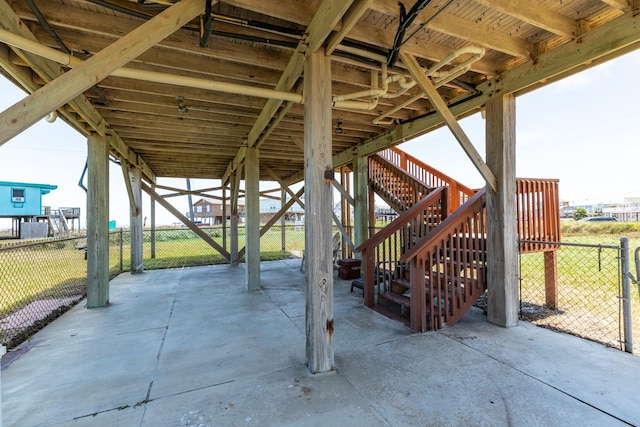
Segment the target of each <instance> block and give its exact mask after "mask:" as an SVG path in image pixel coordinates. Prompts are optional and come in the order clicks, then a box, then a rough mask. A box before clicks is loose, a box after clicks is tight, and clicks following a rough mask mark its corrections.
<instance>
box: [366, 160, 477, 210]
mask: <svg viewBox="0 0 640 427" xmlns="http://www.w3.org/2000/svg"><path fill="white" fill-rule="evenodd" d="M377 154H378V156H380V157H382V158H383V159H385V160H387V161H388V162H389V163H391V164H393V165H394V166H396V167H397V168H399V169H402V170H405V171H407V173H408V174H409V175H410V176H411V177H412V178H413V179H416V180H418V181H420V182H422V183H423V184H424V185H426V186H428V187H432V188H435V187H440V186H443V185H446V186H448V187H450V189H451V191H450V194H449V199H450V200H449V209H450V210H451V211H450V212H453V211H455V210H456V209H457V208H458V207H459V206H460V204H461V203H462V202H465V201H466V200H467V199H468V198H469V197H471V196H472V195H473V194H474V193H475V190H473V189H471V188H469V187H467V186H466V185H464V184H462V183H461V182H459V181H457V180H455V179H453V178H451V177H450V176H448V175H447V174H445V173H443V172H441V171H439V170H437V169H435V168H433V167H432V166H429V165H427V164H426V163H424V162H423V161H422V160H420V159H418V158H417V157H414V156H412V155H411V154H409V153H407V152H405V151H402V150H400V149H399V148H396V147H390V148H387V149H385V150H382V151H379V152H378V153H377Z"/></svg>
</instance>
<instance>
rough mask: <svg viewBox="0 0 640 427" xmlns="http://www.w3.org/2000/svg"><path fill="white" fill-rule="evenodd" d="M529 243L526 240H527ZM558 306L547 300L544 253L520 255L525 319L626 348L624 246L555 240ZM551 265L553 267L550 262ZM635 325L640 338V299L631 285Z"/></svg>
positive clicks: (636, 339) (634, 329)
mask: <svg viewBox="0 0 640 427" xmlns="http://www.w3.org/2000/svg"><path fill="white" fill-rule="evenodd" d="M523 243H527V242H523ZM554 244H557V245H558V246H559V248H560V249H559V250H558V253H557V286H558V306H557V307H555V309H552V308H550V307H548V306H547V305H546V292H545V276H546V275H547V274H548V273H549V271H545V262H544V254H543V253H529V254H521V255H520V257H519V259H520V266H519V268H520V274H519V279H520V318H521V319H523V320H527V321H530V322H532V323H535V324H536V325H539V326H543V327H547V328H550V329H554V330H557V331H561V332H566V333H569V334H572V335H576V336H579V337H582V338H586V339H589V340H592V341H597V342H600V343H602V344H605V345H607V346H611V347H617V348H620V349H622V350H624V349H625V346H624V342H625V331H624V317H623V316H624V313H623V310H622V308H623V300H622V272H621V262H620V259H621V248H620V246H609V245H587V244H577V243H561V242H556V243H554ZM546 268H547V269H549V268H553V267H552V266H550V265H546ZM630 306H631V313H628V315H629V318H628V319H629V323H630V324H631V325H632V330H633V335H634V338H635V340H634V341H636V343H640V300H639V298H638V290H637V289H631V298H630Z"/></svg>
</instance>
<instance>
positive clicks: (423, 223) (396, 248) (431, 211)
mask: <svg viewBox="0 0 640 427" xmlns="http://www.w3.org/2000/svg"><path fill="white" fill-rule="evenodd" d="M447 192H448V190H447V188H446V187H439V188H436V189H434V190H433V191H431V193H429V194H428V195H427V196H426V197H424V198H423V199H422V200H420V201H419V202H418V203H416V204H415V205H413V206H412V207H411V208H409V209H408V210H406V211H405V212H403V213H402V214H401V215H400V216H399V217H398V218H396V219H395V220H394V221H393V222H391V223H390V224H389V225H388V226H387V227H385V228H384V229H383V230H381V231H380V232H378V233H377V234H375V235H374V236H373V237H371V238H370V239H369V240H367V241H366V242H364V243H363V244H362V245H360V246H358V247H357V248H356V249H355V252H360V253H361V254H362V267H363V271H364V289H363V291H364V303H365V305H366V306H367V307H370V308H372V309H374V310H377V311H381V312H383V313H384V314H385V315H387V316H390V317H396V316H395V315H394V314H393V313H392V312H389V311H388V310H386V309H385V307H384V305H382V304H378V303H377V302H376V301H378V302H382V301H383V300H385V299H386V300H389V299H392V298H394V296H392V295H391V294H390V292H392V291H393V290H392V289H391V284H392V282H393V281H395V280H399V279H403V278H404V277H405V275H406V269H404V268H403V265H402V264H401V263H399V260H400V258H401V257H402V254H403V252H405V251H408V250H410V249H411V248H413V246H414V245H415V244H416V242H419V241H421V240H422V239H423V238H424V237H425V236H427V235H428V234H429V233H431V232H432V231H433V230H434V229H435V228H436V227H438V225H439V224H440V223H441V222H442V221H443V219H444V218H445V217H446V213H447V212H448V209H447ZM376 288H377V293H376ZM385 296H387V298H385ZM401 297H402V295H398V297H397V299H398V300H401Z"/></svg>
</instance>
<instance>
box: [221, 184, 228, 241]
mask: <svg viewBox="0 0 640 427" xmlns="http://www.w3.org/2000/svg"><path fill="white" fill-rule="evenodd" d="M222 247H223V248H224V250H225V251H226V250H227V185H226V184H224V185H223V186H222Z"/></svg>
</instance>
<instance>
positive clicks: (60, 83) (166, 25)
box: [0, 0, 202, 145]
mask: <svg viewBox="0 0 640 427" xmlns="http://www.w3.org/2000/svg"><path fill="white" fill-rule="evenodd" d="M2 3H3V4H6V3H5V2H4V1H3V2H2ZM7 7H8V5H7ZM201 11H202V3H201V2H200V1H199V0H182V1H181V2H179V3H176V4H175V5H174V6H171V7H170V8H168V9H166V10H165V11H163V12H162V13H160V14H159V15H158V16H156V17H155V18H154V19H152V20H151V21H147V22H145V23H144V24H142V25H141V26H140V27H138V28H136V29H135V30H133V31H132V32H130V33H129V34H127V35H126V36H124V37H122V38H121V39H120V40H118V41H116V42H115V43H113V44H112V45H110V46H109V47H107V48H105V49H104V50H102V51H101V52H99V53H98V54H96V55H95V56H93V57H91V58H89V59H88V60H87V61H86V62H84V63H83V64H81V65H80V66H79V67H77V68H75V69H73V70H70V71H68V72H66V73H64V74H63V75H61V76H60V77H58V78H56V79H55V80H54V81H52V82H50V83H48V84H47V85H46V86H44V87H42V88H40V89H38V90H37V91H35V92H33V93H32V94H31V95H29V96H28V97H27V98H26V99H25V100H23V101H21V102H19V103H17V104H15V105H13V106H12V107H9V108H8V109H7V110H5V111H4V112H3V113H1V114H0V145H2V144H4V143H5V142H7V141H8V140H9V139H11V138H12V137H14V136H16V135H17V134H19V133H20V132H22V131H23V130H24V129H26V128H28V127H29V126H31V125H32V124H34V123H35V122H36V121H37V120H39V119H41V118H42V117H44V116H46V115H47V114H48V113H49V112H50V111H53V110H55V109H57V108H59V107H60V106H62V105H64V104H66V103H67V102H69V101H70V100H72V99H73V98H75V97H77V96H78V95H79V94H81V93H82V92H84V91H85V90H87V89H88V88H90V87H91V86H93V85H94V84H96V83H97V82H99V81H100V80H102V79H104V78H105V77H106V76H108V75H109V74H111V73H112V72H114V71H115V70H117V69H118V68H120V67H121V66H122V65H124V64H126V63H127V62H129V61H130V60H131V59H133V58H135V57H136V56H138V55H139V54H140V53H142V52H144V51H145V50H147V49H149V47H151V46H153V45H154V44H155V43H157V42H158V41H159V40H162V39H163V38H165V37H166V36H167V35H169V34H171V33H172V32H173V31H175V30H176V29H178V28H180V27H181V26H182V25H184V23H185V22H188V21H189V20H191V19H193V18H194V17H195V16H197V15H198V14H199V13H200V12H201Z"/></svg>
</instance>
